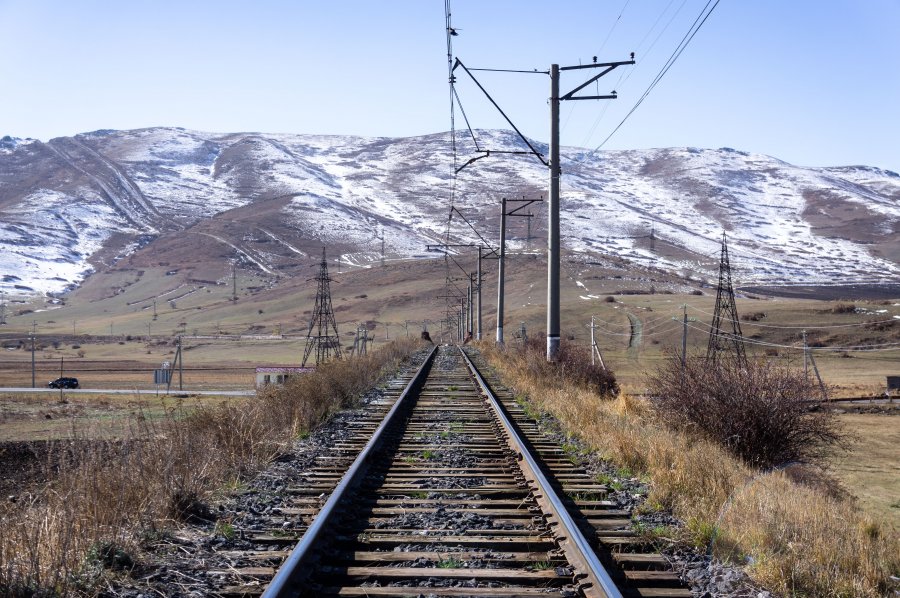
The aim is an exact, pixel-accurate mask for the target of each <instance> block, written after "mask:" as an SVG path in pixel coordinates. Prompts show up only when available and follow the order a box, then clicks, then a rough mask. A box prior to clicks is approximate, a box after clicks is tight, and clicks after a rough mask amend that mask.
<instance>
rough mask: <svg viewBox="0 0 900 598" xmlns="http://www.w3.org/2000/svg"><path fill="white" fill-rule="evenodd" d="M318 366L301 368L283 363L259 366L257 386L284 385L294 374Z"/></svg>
mask: <svg viewBox="0 0 900 598" xmlns="http://www.w3.org/2000/svg"><path fill="white" fill-rule="evenodd" d="M315 369H316V368H301V367H291V366H283V365H271V366H257V368H256V388H265V387H266V386H269V385H270V384H278V385H282V384H284V383H285V382H286V381H287V380H289V379H290V378H291V377H292V376H299V375H300V374H305V373H307V372H312V371H314V370H315Z"/></svg>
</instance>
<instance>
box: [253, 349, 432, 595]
mask: <svg viewBox="0 0 900 598" xmlns="http://www.w3.org/2000/svg"><path fill="white" fill-rule="evenodd" d="M436 352H437V345H435V347H434V348H433V349H432V350H431V353H429V354H428V357H427V358H426V359H425V361H424V362H422V365H421V366H420V367H419V369H418V370H416V373H415V375H414V376H413V378H412V380H410V382H409V384H407V385H406V388H404V389H403V392H402V393H401V394H400V396H399V397H398V398H397V400H396V401H395V402H394V404H393V406H392V407H391V409H390V411H388V413H387V415H385V416H384V419H383V420H381V424H380V425H379V426H378V428H377V429H376V430H375V432H374V433H373V434H372V437H371V438H370V439H369V441H368V442H367V443H366V446H365V447H363V449H362V451H360V453H359V455H358V456H357V457H356V459H355V460H354V461H353V463H352V464H351V465H350V468H349V469H348V470H347V472H346V473H345V474H344V476H343V477H342V478H341V481H340V483H338V485H337V487H335V489H334V491H333V492H332V493H331V496H329V497H328V500H327V501H326V502H325V505H324V506H323V507H322V509H321V510H320V511H319V513H318V515H316V518H315V520H313V522H312V525H310V526H309V529H307V530H306V533H305V534H303V537H302V538H300V541H299V542H298V543H297V545H296V546H295V547H294V549H293V550H292V551H291V553H290V554H289V555H288V557H287V559H285V561H284V563H282V565H281V567H280V568H279V569H278V572H277V573H276V574H275V576H274V577H273V578H272V581H271V582H269V585H268V586H267V587H266V590H265V592H263V594H262V598H282V597H286V596H298V595H299V592H300V589H301V588H300V587H299V584H300V583H301V582H302V581H303V579H304V578H305V577H306V576H307V575H308V574H309V573H311V568H309V567H301V564H302V563H303V561H304V559H306V558H308V557H309V555H310V554H311V553H312V551H313V548H314V546H315V545H316V542H317V541H318V540H319V537H320V536H321V534H322V531H323V530H324V529H325V527H326V526H327V525H328V523H329V519H331V517H332V514H333V513H334V512H335V511H336V508H337V505H338V504H339V503H340V502H341V501H342V500H343V499H344V495H345V494H347V493H348V491H349V490H350V488H352V487H353V486H354V485H355V483H356V482H357V478H359V476H360V475H362V474H364V473H365V468H366V466H367V465H368V460H369V458H370V457H371V455H372V454H373V453H374V452H375V450H376V449H377V448H378V445H379V444H380V443H381V437H382V436H383V435H384V433H385V430H386V429H387V427H388V426H389V425H390V424H391V423H392V419H393V418H394V416H395V415H396V414H397V413H398V412H399V410H400V407H401V406H402V405H403V404H404V403H406V399H407V397H408V396H410V395H411V394H413V392H414V390H415V388H416V386H418V385H419V384H420V383H421V382H422V381H423V380H424V377H423V373H425V372H426V371H427V370H428V366H429V365H430V364H431V361H432V360H433V359H434V356H435V354H436Z"/></svg>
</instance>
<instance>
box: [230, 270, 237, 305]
mask: <svg viewBox="0 0 900 598" xmlns="http://www.w3.org/2000/svg"><path fill="white" fill-rule="evenodd" d="M231 301H232V302H234V301H237V267H236V265H235V264H231Z"/></svg>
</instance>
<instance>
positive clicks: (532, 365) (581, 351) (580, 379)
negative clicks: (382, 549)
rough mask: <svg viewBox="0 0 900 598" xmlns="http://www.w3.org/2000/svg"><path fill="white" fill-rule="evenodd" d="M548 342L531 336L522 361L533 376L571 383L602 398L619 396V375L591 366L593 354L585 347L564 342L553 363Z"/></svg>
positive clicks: (526, 344)
mask: <svg viewBox="0 0 900 598" xmlns="http://www.w3.org/2000/svg"><path fill="white" fill-rule="evenodd" d="M545 343H546V341H545V337H544V336H543V335H537V336H536V337H531V338H529V339H528V340H527V341H526V343H525V350H524V352H523V354H522V356H521V358H522V359H524V360H525V363H526V367H527V368H528V370H529V371H530V372H531V373H532V375H534V376H537V377H544V378H550V379H554V380H558V381H560V382H563V381H568V382H571V383H573V384H576V385H578V386H583V387H586V388H588V389H590V390H592V391H594V392H596V393H598V394H600V395H606V396H615V395H616V393H618V392H619V384H618V382H616V376H615V374H613V373H612V372H611V371H609V370H605V369H603V368H602V367H601V366H600V365H599V364H597V365H593V364H591V354H590V352H589V350H588V349H586V348H585V347H579V346H578V345H576V344H575V343H573V342H569V341H567V340H561V341H560V344H559V355H558V357H557V360H556V362H553V363H551V362H549V361H547V347H546V345H545Z"/></svg>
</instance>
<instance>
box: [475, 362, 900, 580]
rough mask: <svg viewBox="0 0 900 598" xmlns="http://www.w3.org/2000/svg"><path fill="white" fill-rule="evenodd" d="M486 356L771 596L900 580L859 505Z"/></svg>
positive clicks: (636, 406) (884, 534)
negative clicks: (647, 484)
mask: <svg viewBox="0 0 900 598" xmlns="http://www.w3.org/2000/svg"><path fill="white" fill-rule="evenodd" d="M482 350H483V353H484V355H485V356H486V358H487V359H488V360H489V362H490V363H491V365H493V366H494V367H495V368H497V370H498V371H499V372H500V374H501V375H502V376H503V378H504V381H505V382H506V383H507V384H508V385H509V386H510V387H512V388H514V389H515V391H516V392H517V393H518V394H520V395H525V396H527V397H529V400H530V401H531V402H532V403H533V404H534V405H535V406H536V407H537V408H539V409H541V410H543V411H545V412H548V413H550V414H552V415H553V416H555V417H556V418H557V419H558V420H559V421H560V422H561V423H562V425H563V426H564V428H565V429H566V430H568V431H569V432H570V433H571V434H572V435H573V436H577V437H579V438H580V439H581V440H582V441H584V442H585V443H586V444H587V445H588V446H590V447H591V448H592V449H594V450H596V451H597V452H598V453H600V454H601V455H602V456H603V457H605V458H607V459H609V460H611V461H613V462H614V463H616V464H617V465H619V466H622V467H628V468H629V469H631V470H632V471H634V472H637V473H640V474H642V475H646V476H648V477H649V478H650V479H651V488H652V490H651V493H650V495H649V497H648V504H649V505H655V506H656V507H659V508H668V509H671V511H672V512H673V513H674V514H675V515H676V516H677V517H679V518H680V519H682V520H683V521H685V522H686V524H687V527H686V532H685V533H686V540H688V541H690V542H693V543H694V544H696V545H698V546H711V547H712V548H713V549H714V550H715V551H716V553H717V554H718V555H720V556H722V557H724V558H730V559H732V560H733V561H734V562H736V563H738V564H746V566H747V570H748V572H749V573H750V575H751V576H753V577H754V578H755V579H757V580H758V581H759V582H760V583H762V584H764V585H765V586H766V587H769V588H771V589H773V590H775V591H776V592H778V593H781V594H785V595H815V596H881V595H883V593H884V592H886V591H887V584H888V578H889V576H890V575H892V574H894V575H896V574H897V572H898V571H900V541H898V538H897V537H896V535H894V534H893V532H892V531H891V530H890V529H889V528H886V527H884V526H882V525H880V524H878V523H876V522H873V521H871V520H870V519H868V518H867V517H866V516H864V515H862V514H861V513H860V512H859V511H858V508H857V507H856V505H855V504H853V503H852V502H849V501H847V500H843V499H840V498H829V497H826V496H824V495H822V494H820V493H818V492H817V491H816V490H813V489H811V488H808V487H804V486H801V485H799V484H797V483H795V482H792V481H790V480H789V479H787V477H786V476H785V475H784V474H783V473H770V474H766V475H764V476H760V474H759V472H757V471H755V470H752V469H751V468H749V467H747V466H746V465H745V464H743V463H742V462H740V461H739V460H738V459H736V458H735V457H733V456H732V455H731V454H729V453H728V452H726V450H725V449H723V448H722V447H720V446H718V445H716V444H713V443H712V442H709V441H706V440H702V439H698V438H694V437H689V436H686V435H684V434H680V433H676V432H674V431H672V430H670V429H668V428H666V427H664V426H662V425H660V423H659V422H658V421H657V420H656V418H655V417H654V416H653V414H652V412H651V409H650V408H649V406H648V405H647V404H646V403H645V402H644V400H642V399H635V398H632V397H628V396H624V395H622V396H619V397H617V398H615V399H611V398H608V397H607V398H601V397H599V396H598V395H597V394H595V393H593V392H591V391H589V390H587V389H585V388H579V387H577V386H575V385H572V384H566V383H560V382H558V381H555V382H553V383H550V384H548V383H547V382H546V381H545V380H544V379H541V378H538V377H536V376H534V375H532V374H531V373H530V371H529V368H528V367H527V360H526V359H525V358H523V357H522V355H521V353H519V352H517V351H513V350H510V351H508V352H501V351H498V350H496V349H494V348H492V347H490V346H484V347H483V348H482ZM748 557H749V558H748Z"/></svg>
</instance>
